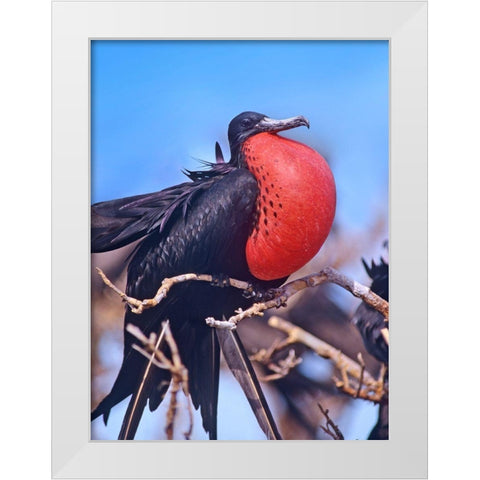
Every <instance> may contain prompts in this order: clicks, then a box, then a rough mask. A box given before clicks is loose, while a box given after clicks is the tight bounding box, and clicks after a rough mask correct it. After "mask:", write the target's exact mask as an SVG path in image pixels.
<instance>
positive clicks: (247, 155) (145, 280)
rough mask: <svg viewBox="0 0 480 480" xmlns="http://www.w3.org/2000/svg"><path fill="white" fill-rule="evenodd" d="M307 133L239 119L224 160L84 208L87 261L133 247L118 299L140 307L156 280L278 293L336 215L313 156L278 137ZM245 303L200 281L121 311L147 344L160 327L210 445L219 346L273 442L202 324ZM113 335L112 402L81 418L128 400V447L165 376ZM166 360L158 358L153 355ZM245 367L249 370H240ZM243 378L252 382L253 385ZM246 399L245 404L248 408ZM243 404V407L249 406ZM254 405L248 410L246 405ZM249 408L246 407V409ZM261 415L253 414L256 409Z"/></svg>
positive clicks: (265, 419) (232, 346)
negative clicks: (119, 350) (172, 182)
mask: <svg viewBox="0 0 480 480" xmlns="http://www.w3.org/2000/svg"><path fill="white" fill-rule="evenodd" d="M302 125H303V126H307V127H309V123H308V121H307V120H306V119H305V118H304V117H302V116H297V117H293V118H289V119H286V120H273V119H270V118H268V117H266V116H265V115H263V114H259V113H255V112H244V113H242V114H240V115H238V116H237V117H235V118H234V119H233V120H232V121H231V122H230V125H229V129H228V139H229V144H230V151H231V158H230V161H229V162H225V161H224V158H223V154H222V152H221V149H220V147H219V145H218V144H217V145H216V149H215V154H216V163H211V164H210V163H209V164H208V167H209V168H208V169H206V170H201V171H188V170H187V171H185V174H186V175H187V176H188V177H189V180H190V181H188V182H185V183H182V184H180V185H176V186H173V187H170V188H167V189H165V190H162V191H160V192H156V193H149V194H145V195H137V196H133V197H128V198H122V199H119V200H112V201H107V202H101V203H97V204H95V205H93V206H92V212H91V225H92V243H91V248H92V252H106V251H109V250H114V249H117V248H120V247H122V246H124V245H127V244H129V243H132V242H134V241H136V240H140V239H141V240H140V242H139V243H138V245H137V246H136V247H135V249H134V251H133V252H132V254H131V256H130V260H129V264H128V270H127V286H126V293H127V295H129V296H131V297H135V298H138V299H145V298H151V297H153V296H154V294H155V292H156V290H157V289H158V287H159V286H160V284H161V282H162V280H163V279H164V278H166V277H171V276H175V275H179V274H182V273H189V272H194V273H210V274H213V275H214V276H216V278H220V279H221V278H224V277H225V276H228V277H231V278H237V279H241V280H244V281H248V282H251V283H252V284H253V285H255V289H256V290H257V291H259V292H261V291H267V290H268V289H270V288H272V287H278V286H280V285H281V284H282V283H283V282H284V281H285V280H286V278H287V277H288V276H289V275H290V274H291V273H293V272H295V271H296V270H298V269H299V268H300V267H302V266H303V265H304V264H305V263H306V262H308V261H309V260H310V259H311V258H312V257H313V256H314V255H315V254H316V253H317V252H318V250H319V249H320V247H321V245H322V244H323V242H324V241H325V239H326V237H327V235H328V233H329V231H330V228H331V225H332V222H333V218H334V214H335V201H336V198H335V184H334V180H333V176H332V174H331V171H330V169H329V167H328V165H327V163H326V162H325V160H324V159H323V158H322V157H321V156H320V155H319V154H318V153H317V152H315V151H314V150H312V149H311V148H309V147H307V146H306V145H303V144H301V143H298V142H295V141H293V140H289V139H286V138H284V137H281V136H279V135H277V133H278V132H280V131H282V130H287V129H292V128H296V127H299V126H302ZM251 302H252V300H251V299H250V300H249V299H247V298H245V296H244V295H243V294H242V292H241V291H240V290H238V289H235V288H232V287H223V288H218V287H216V286H213V285H210V284H208V283H203V282H190V283H183V284H179V285H176V286H175V287H173V288H172V290H171V291H170V293H169V295H168V296H167V297H166V298H165V299H164V300H163V301H162V302H161V303H160V304H159V305H158V306H156V307H155V308H152V309H150V310H145V311H144V312H143V313H142V314H141V315H137V314H134V313H133V312H131V310H130V309H129V308H127V309H126V312H125V325H127V324H129V323H131V324H133V325H136V326H137V327H139V328H141V330H142V331H143V332H144V333H145V334H146V335H147V336H148V335H149V334H150V333H151V332H155V333H157V334H158V333H159V332H160V330H161V322H162V321H164V320H165V319H168V320H169V322H170V326H171V330H172V334H173V336H174V338H175V340H176V343H177V345H178V348H179V351H180V356H181V359H182V361H183V363H184V364H185V366H186V367H187V369H188V371H189V389H190V393H191V398H192V402H193V404H194V406H195V408H200V412H201V415H202V420H203V427H204V429H205V430H206V431H207V432H208V433H209V437H210V439H216V436H217V397H218V380H219V360H220V348H219V339H220V345H221V347H222V351H223V353H224V355H225V357H226V360H227V363H228V364H229V366H230V368H231V369H232V371H233V372H234V374H235V376H236V378H237V379H238V380H239V381H240V383H242V379H245V378H247V380H246V381H244V383H247V385H242V387H243V388H244V390H245V392H247V393H246V394H247V397H249V400H250V402H251V405H252V408H254V411H255V409H257V410H262V412H261V413H259V412H255V414H256V415H257V420H258V421H259V423H260V425H261V426H262V428H263V429H264V431H265V432H266V434H267V437H269V438H280V435H279V433H278V431H277V430H276V427H275V425H274V422H273V420H272V419H271V415H270V413H269V411H268V407H267V406H266V402H265V401H264V398H263V396H262V394H261V390H260V387H259V385H258V382H257V381H256V377H255V375H254V374H253V370H251V365H250V362H249V361H248V358H247V356H246V354H245V352H244V350H243V347H242V345H241V342H240V338H239V337H238V335H237V334H236V331H228V332H226V331H222V332H220V331H218V332H217V331H216V330H215V329H213V328H211V327H209V326H207V325H206V323H205V318H206V317H214V318H216V319H222V318H223V317H226V318H228V317H229V316H231V315H233V314H234V311H235V310H236V309H238V308H247V307H248V306H249V305H250V304H251ZM133 343H134V338H133V337H132V336H131V334H130V333H128V332H127V331H125V332H124V358H123V362H122V365H121V368H120V371H119V373H118V376H117V379H116V381H115V383H114V385H113V388H112V390H111V392H110V393H109V394H108V395H107V396H106V397H105V398H104V399H103V400H102V401H101V402H100V404H99V405H98V406H97V407H96V408H95V409H94V410H93V412H92V420H93V419H95V418H96V417H98V416H100V415H103V417H104V421H105V422H106V421H107V420H108V415H109V412H110V410H111V408H112V407H114V406H115V405H116V404H117V403H119V402H120V401H122V400H123V399H125V398H126V397H128V396H129V395H132V394H133V395H132V398H131V400H130V404H129V407H128V410H127V414H126V416H125V419H124V423H123V426H122V431H121V433H120V437H119V438H123V439H131V438H133V437H134V435H135V431H136V427H137V425H138V422H139V420H140V417H141V415H142V412H143V410H144V408H145V406H146V404H147V401H148V406H149V408H150V410H155V409H156V408H157V407H158V405H159V404H160V402H161V401H162V399H163V397H164V395H165V393H166V391H167V389H168V386H169V383H170V373H169V372H168V371H166V370H161V369H159V368H153V367H152V366H151V364H149V363H148V360H147V359H145V358H144V357H143V356H142V355H140V354H139V353H138V352H137V351H135V350H133V349H132V344H133ZM161 348H162V349H163V350H164V351H165V352H166V353H167V355H168V354H169V351H168V348H167V347H166V346H165V345H163V346H162V347H161ZM249 369H250V370H249ZM251 374H253V377H252V375H251ZM250 396H252V398H250ZM253 397H254V398H253ZM257 400H258V401H257ZM256 405H257V407H255V406H256ZM258 405H260V407H261V408H260V407H258Z"/></svg>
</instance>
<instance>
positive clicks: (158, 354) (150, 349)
mask: <svg viewBox="0 0 480 480" xmlns="http://www.w3.org/2000/svg"><path fill="white" fill-rule="evenodd" d="M162 327H163V328H164V331H165V341H166V342H167V344H168V346H169V348H170V352H171V354H172V359H171V360H170V359H169V358H167V357H166V356H165V354H164V353H163V352H162V351H161V350H158V349H157V338H156V335H155V334H154V333H152V334H150V337H146V336H145V335H144V334H143V332H142V331H141V329H139V328H138V327H136V326H135V325H132V324H128V325H127V326H126V330H127V331H128V332H129V333H131V334H132V335H133V336H134V337H135V338H137V340H139V341H140V342H141V343H142V345H143V347H140V346H138V345H133V348H134V349H135V350H137V351H138V352H140V353H141V354H142V355H144V356H146V357H147V358H151V356H152V354H153V355H154V358H153V359H152V363H153V364H154V365H155V366H156V367H158V368H163V369H166V370H169V371H170V374H171V376H172V385H171V391H170V403H169V407H168V411H167V425H166V427H165V431H166V434H167V438H168V439H169V440H172V439H173V427H174V423H175V417H176V414H177V408H178V403H177V394H178V392H179V390H182V391H183V393H184V395H185V397H186V398H187V405H188V416H189V428H188V430H187V431H186V432H185V433H184V435H185V438H186V439H187V440H188V439H190V437H191V434H192V429H193V412H192V407H191V404H190V401H189V396H190V394H189V390H188V370H187V368H186V367H185V366H184V365H183V363H182V360H181V358H180V353H179V351H178V347H177V344H176V342H175V340H174V338H173V335H172V332H171V330H170V326H169V324H168V322H163V323H162Z"/></svg>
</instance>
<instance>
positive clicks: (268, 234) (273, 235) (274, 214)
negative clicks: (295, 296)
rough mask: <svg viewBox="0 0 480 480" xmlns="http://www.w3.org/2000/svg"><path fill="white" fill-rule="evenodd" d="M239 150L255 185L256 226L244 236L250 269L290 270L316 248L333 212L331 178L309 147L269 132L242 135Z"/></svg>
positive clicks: (264, 276)
mask: <svg viewBox="0 0 480 480" xmlns="http://www.w3.org/2000/svg"><path fill="white" fill-rule="evenodd" d="M243 153H244V155H245V160H246V163H247V166H248V169H249V170H250V171H251V172H252V173H253V175H254V176H255V178H256V179H257V182H258V184H259V187H260V195H259V197H258V201H257V222H256V226H255V228H254V230H253V232H252V233H251V235H250V237H249V238H248V241H247V246H246V256H247V263H248V267H249V269H250V271H251V273H252V274H253V275H254V276H255V277H256V278H258V279H260V280H273V279H277V278H282V277H285V276H288V275H290V274H291V273H293V272H295V271H296V270H298V269H299V268H301V267H302V266H303V265H305V264H306V263H307V262H308V261H309V260H311V259H312V258H313V257H314V256H315V254H316V253H317V252H318V251H319V249H320V247H321V246H322V245H323V243H324V242H325V239H326V238H327V236H328V233H329V231H330V228H331V226H332V223H333V218H334V216H335V205H336V193H335V181H334V178H333V175H332V172H331V170H330V167H329V166H328V164H327V162H326V161H325V159H324V158H323V157H322V156H321V155H320V154H319V153H317V152H316V151H315V150H313V149H311V148H310V147H308V146H306V145H304V144H302V143H299V142H295V141H293V140H289V139H287V138H284V137H280V136H278V135H276V134H271V133H260V134H258V135H254V136H253V137H251V138H249V139H247V140H246V141H245V142H244V144H243Z"/></svg>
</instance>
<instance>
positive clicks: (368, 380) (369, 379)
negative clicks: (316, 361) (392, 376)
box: [268, 315, 385, 403]
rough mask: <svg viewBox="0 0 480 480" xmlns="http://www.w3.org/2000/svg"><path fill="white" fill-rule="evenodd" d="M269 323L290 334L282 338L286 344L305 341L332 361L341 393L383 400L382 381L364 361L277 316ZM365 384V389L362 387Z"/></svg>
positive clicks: (373, 400) (371, 399)
mask: <svg viewBox="0 0 480 480" xmlns="http://www.w3.org/2000/svg"><path fill="white" fill-rule="evenodd" d="M268 324H269V325H270V326H271V327H273V328H276V329H278V330H281V331H282V332H284V333H286V334H287V338H286V339H285V340H284V341H283V342H284V344H292V343H302V344H303V345H306V346H307V347H309V348H310V349H311V350H313V351H314V352H315V353H316V354H317V355H319V356H321V357H323V358H326V359H329V360H331V361H332V362H333V364H334V365H335V366H336V367H337V368H338V370H339V371H340V375H341V377H342V379H341V380H339V379H337V378H334V380H335V385H336V386H337V388H339V389H340V390H341V391H342V392H344V393H346V394H347V395H350V396H352V397H353V398H362V399H364V400H369V401H371V402H375V403H378V402H380V401H381V399H382V398H383V397H384V395H385V390H384V384H383V380H382V381H380V380H375V379H374V378H373V376H372V375H371V374H370V373H369V372H368V371H367V370H366V369H365V365H364V364H363V365H362V364H359V363H357V362H355V361H354V360H352V359H351V358H350V357H348V356H347V355H345V354H344V353H342V352H341V351H340V350H338V349H337V348H335V347H332V346H331V345H329V344H328V343H326V342H324V341H323V340H320V339H319V338H317V337H315V336H314V335H312V334H311V333H309V332H307V331H306V330H303V329H302V328H300V327H298V326H297V325H294V324H293V323H290V322H288V321H287V320H284V319H283V318H280V317H278V316H276V315H274V316H272V317H270V318H269V319H268ZM362 361H363V359H362ZM352 383H355V384H356V386H355V388H354V387H353V386H352ZM363 386H364V387H365V388H362V387H363Z"/></svg>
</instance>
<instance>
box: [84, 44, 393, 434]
mask: <svg viewBox="0 0 480 480" xmlns="http://www.w3.org/2000/svg"><path fill="white" fill-rule="evenodd" d="M89 82H90V85H89V88H90V105H89V110H90V118H89V120H90V131H89V134H90V212H89V214H90V234H91V235H90V252H91V276H90V282H91V296H90V303H91V304H90V313H91V318H90V332H91V335H90V339H91V341H90V354H91V364H90V373H91V388H90V394H91V408H90V410H91V418H90V439H91V440H101V441H105V440H144V441H145V440H150V441H156V440H184V441H186V440H245V441H259V440H282V439H283V440H369V441H370V440H389V388H390V383H389V371H388V365H389V344H390V340H389V303H388V302H389V278H390V277H389V242H390V237H389V233H390V232H389V225H390V221H391V219H390V217H389V211H390V209H389V206H390V205H389V199H390V188H389V184H390V166H389V165H390V164H389V162H390V148H391V146H390V127H391V126H390V44H389V41H388V40H300V39H299V40H151V39H149V40H106V39H105V40H104V39H93V40H91V41H90V69H89ZM392 375H393V373H392ZM392 383H393V384H394V383H395V382H394V378H393V376H392Z"/></svg>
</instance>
